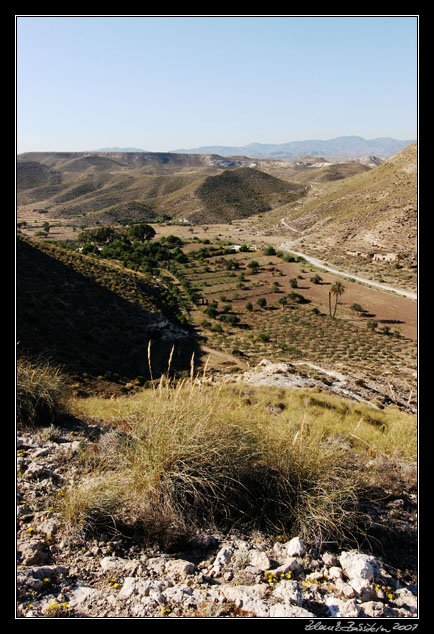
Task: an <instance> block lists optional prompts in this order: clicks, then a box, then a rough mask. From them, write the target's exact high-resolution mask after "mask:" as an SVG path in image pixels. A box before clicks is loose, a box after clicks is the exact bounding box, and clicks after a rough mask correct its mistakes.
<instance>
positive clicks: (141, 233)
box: [127, 223, 155, 242]
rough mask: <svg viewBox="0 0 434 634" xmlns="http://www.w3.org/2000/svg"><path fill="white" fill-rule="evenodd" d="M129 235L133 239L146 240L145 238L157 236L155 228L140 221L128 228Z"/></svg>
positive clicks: (149, 238)
mask: <svg viewBox="0 0 434 634" xmlns="http://www.w3.org/2000/svg"><path fill="white" fill-rule="evenodd" d="M127 236H128V237H129V238H131V239H132V240H137V241H138V242H144V241H145V240H151V238H153V237H154V236H155V229H154V228H153V227H151V226H150V225H147V224H144V223H139V224H137V225H132V226H131V227H129V228H128V231H127Z"/></svg>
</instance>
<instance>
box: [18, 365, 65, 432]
mask: <svg viewBox="0 0 434 634" xmlns="http://www.w3.org/2000/svg"><path fill="white" fill-rule="evenodd" d="M65 394H66V390H65V385H64V382H63V377H62V375H61V373H60V370H59V369H58V368H55V367H54V366H52V365H51V364H49V363H48V362H43V361H31V360H29V359H24V358H20V359H19V360H18V363H17V399H16V400H17V427H18V428H25V427H37V426H42V425H43V426H49V425H51V424H53V422H54V421H55V420H56V418H57V417H58V415H59V414H60V412H61V411H62V409H63V406H64V403H65Z"/></svg>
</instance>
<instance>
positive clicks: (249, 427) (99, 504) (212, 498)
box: [61, 381, 364, 547]
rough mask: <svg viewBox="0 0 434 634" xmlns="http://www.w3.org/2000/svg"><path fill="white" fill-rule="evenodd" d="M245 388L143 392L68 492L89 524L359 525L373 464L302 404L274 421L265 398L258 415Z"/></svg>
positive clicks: (340, 528) (164, 541)
mask: <svg viewBox="0 0 434 634" xmlns="http://www.w3.org/2000/svg"><path fill="white" fill-rule="evenodd" d="M236 392H237V391H235V392H234V390H233V389H231V388H227V389H223V390H222V389H221V388H219V390H218V391H217V392H216V391H215V390H212V389H205V386H198V385H197V384H196V385H195V384H194V382H193V381H191V382H187V383H183V384H179V385H178V387H176V388H172V386H170V385H169V383H167V384H166V385H163V386H162V387H161V389H154V390H149V391H146V392H143V393H142V394H141V395H140V397H139V398H138V399H137V401H136V409H135V410H132V409H129V414H128V418H127V420H126V421H125V422H126V423H128V424H127V425H126V426H125V427H124V428H128V433H125V432H120V431H116V430H115V429H114V430H113V431H112V432H108V433H106V434H105V435H104V436H103V437H102V438H101V440H100V441H99V443H98V446H97V447H93V448H92V451H90V449H89V456H88V457H86V452H84V453H83V454H82V460H84V461H85V460H86V459H87V460H88V464H91V465H92V470H91V472H90V473H89V476H88V477H86V478H81V479H80V480H79V481H77V482H76V483H75V484H73V485H72V486H71V488H70V489H67V490H66V491H65V496H64V497H63V498H62V507H61V510H62V512H63V514H64V516H65V517H66V519H67V520H69V523H70V526H72V527H75V528H76V529H78V530H79V531H80V533H81V534H86V533H89V532H97V530H98V529H99V530H103V531H104V532H105V531H106V530H107V527H110V526H111V527H112V529H113V530H115V531H121V532H127V533H128V534H130V535H131V534H135V535H137V536H139V535H140V536H142V538H143V537H144V538H145V539H146V540H148V541H156V542H157V543H160V544H161V545H163V546H165V547H167V546H169V545H173V544H176V543H178V544H179V543H180V540H181V539H188V538H191V537H192V536H193V535H194V534H195V533H196V532H197V530H203V529H207V528H211V529H212V528H213V527H215V526H220V527H226V528H228V527H233V526H234V525H237V526H243V527H245V528H253V529H260V530H267V531H270V532H271V533H274V534H275V531H276V530H278V531H279V532H285V533H287V534H290V533H293V534H300V535H302V536H303V538H305V539H307V540H309V541H313V542H314V543H316V544H321V542H323V541H325V540H327V539H332V540H334V541H336V540H337V539H339V538H340V536H341V534H343V533H344V532H345V531H346V530H351V529H354V528H355V527H356V528H358V523H360V514H359V513H358V510H357V503H358V497H359V495H360V494H361V492H362V491H363V487H362V483H361V481H360V476H359V473H364V470H363V469H362V470H360V472H358V471H355V469H354V463H351V454H350V453H348V452H347V449H346V448H345V445H343V444H342V443H339V442H336V443H334V442H331V440H330V439H329V438H327V437H326V436H322V435H321V434H319V433H318V432H317V431H316V426H315V425H313V426H312V428H310V426H307V425H306V426H304V422H301V423H295V424H294V419H293V414H294V412H295V411H296V409H297V407H298V405H297V407H296V408H295V409H294V410H293V411H291V412H289V413H288V415H286V414H282V420H281V421H280V422H279V424H276V425H270V421H269V413H268V412H267V409H266V407H265V406H264V407H263V409H260V408H258V407H257V408H255V415H254V416H252V414H251V409H249V405H248V404H245V403H243V401H242V399H241V397H240V396H237V395H236ZM144 412H146V414H144ZM285 412H286V409H285ZM325 412H326V410H325ZM321 415H322V414H321ZM324 415H326V414H324ZM303 420H304V419H303Z"/></svg>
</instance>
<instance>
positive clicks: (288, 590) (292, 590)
mask: <svg viewBox="0 0 434 634" xmlns="http://www.w3.org/2000/svg"><path fill="white" fill-rule="evenodd" d="M273 595H274V596H276V597H278V598H279V599H283V601H285V602H287V603H291V604H294V605H298V606H301V605H302V603H303V592H302V589H301V586H300V584H299V583H297V582H296V581H281V582H279V583H278V584H276V586H275V588H274V590H273Z"/></svg>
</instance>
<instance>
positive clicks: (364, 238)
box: [276, 144, 417, 286]
mask: <svg viewBox="0 0 434 634" xmlns="http://www.w3.org/2000/svg"><path fill="white" fill-rule="evenodd" d="M281 216H282V217H283V216H284V220H285V222H286V224H287V226H290V227H292V228H293V231H288V233H287V241H286V244H287V245H288V246H290V245H292V246H293V247H294V249H295V250H297V251H303V252H304V253H307V254H309V255H316V256H317V257H319V258H320V259H323V260H327V261H329V262H334V261H339V263H341V264H342V263H345V267H346V268H347V269H348V266H350V267H351V269H350V270H353V272H356V271H359V272H360V271H362V270H363V269H366V271H365V272H368V270H371V271H372V273H373V274H374V275H376V274H378V275H379V276H380V277H381V273H382V270H381V267H383V268H384V267H386V268H385V270H386V269H393V270H394V271H395V273H396V274H397V275H400V276H401V277H402V276H403V274H405V275H404V277H408V280H409V281H410V286H411V285H412V282H411V279H412V280H413V286H414V280H415V278H414V277H413V273H414V271H412V268H413V267H415V266H416V263H417V145H416V144H413V145H410V146H408V147H406V148H405V149H404V150H402V151H401V152H399V153H397V154H396V155H394V156H393V157H391V158H389V159H387V160H386V161H384V162H383V163H381V164H380V165H378V166H376V167H374V168H372V169H370V170H369V171H366V172H363V173H360V174H355V175H354V176H351V177H349V178H346V179H344V180H339V181H336V182H332V181H330V182H328V183H325V182H323V183H318V184H316V185H313V187H312V190H311V191H310V195H309V196H308V197H306V198H305V199H304V200H303V201H301V203H300V202H297V203H296V204H294V205H292V206H287V207H286V208H285V209H284V210H282V214H281ZM276 231H277V232H279V231H281V228H279V229H278V228H276ZM366 267H367V268H366ZM403 267H404V268H405V270H404V268H403ZM375 271H376V273H375ZM389 273H390V270H389ZM372 279H374V278H372Z"/></svg>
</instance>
